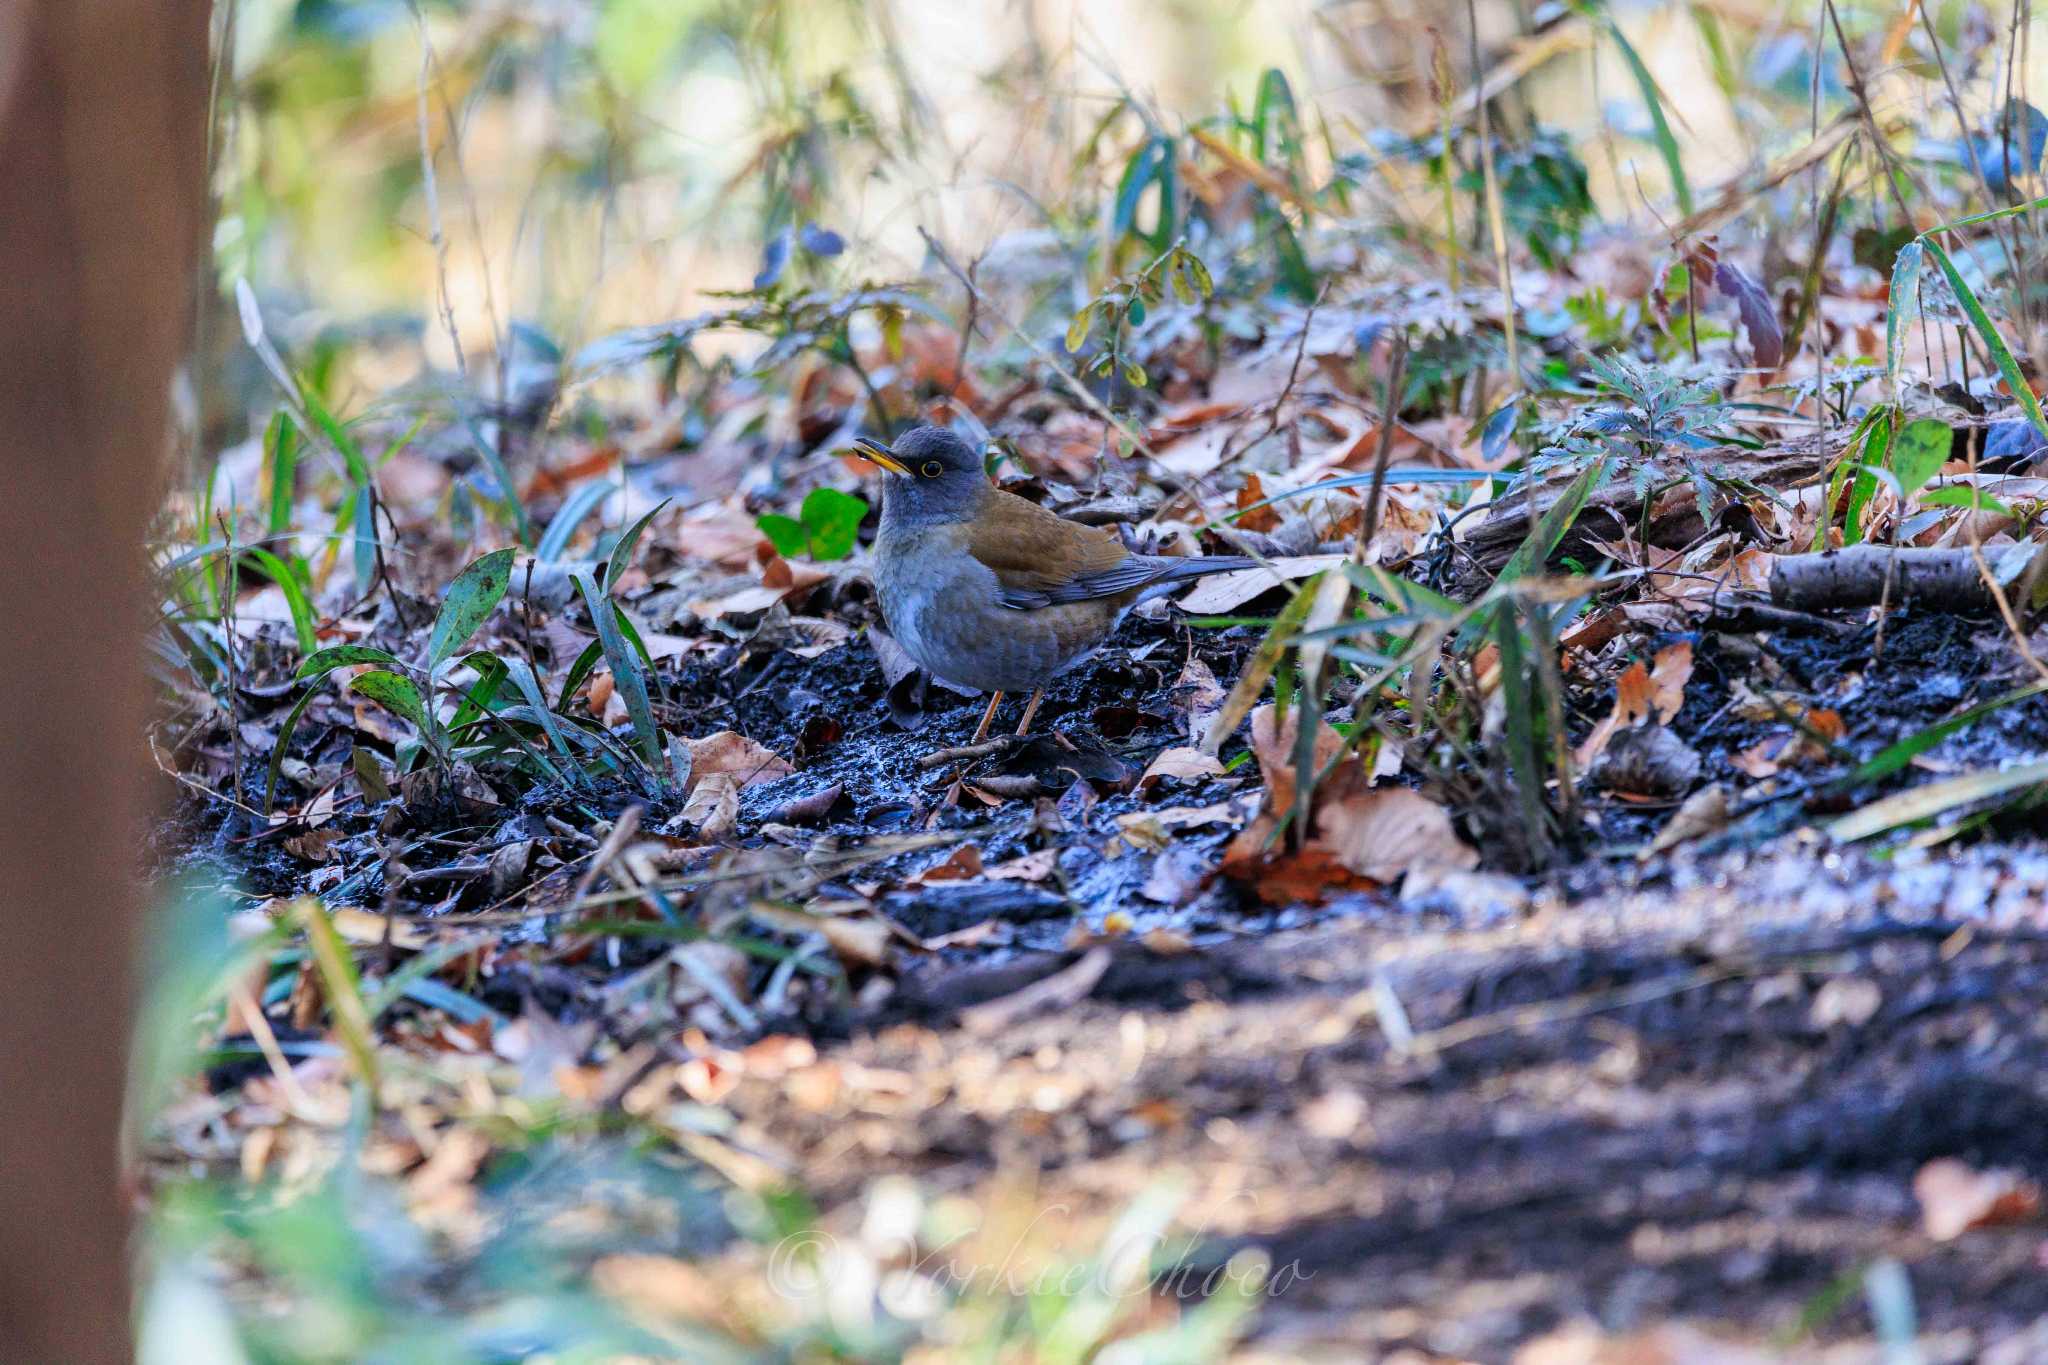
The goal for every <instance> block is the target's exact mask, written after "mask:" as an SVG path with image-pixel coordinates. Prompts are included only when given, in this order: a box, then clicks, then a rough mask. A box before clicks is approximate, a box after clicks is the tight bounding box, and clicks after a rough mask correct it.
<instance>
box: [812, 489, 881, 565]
mask: <svg viewBox="0 0 2048 1365" xmlns="http://www.w3.org/2000/svg"><path fill="white" fill-rule="evenodd" d="M867 514H868V504H867V501H866V499H864V498H857V497H854V496H853V495H852V494H851V493H842V492H840V491H839V490H838V489H836V488H813V489H812V490H811V492H810V495H809V496H808V497H806V498H805V499H804V506H803V520H804V529H805V530H806V531H808V532H809V533H810V540H811V558H813V559H819V560H829V559H844V558H846V556H847V555H848V554H850V553H851V552H852V550H853V543H854V541H855V539H856V538H857V537H858V536H859V534H860V523H861V519H862V518H864V517H866V516H867Z"/></svg>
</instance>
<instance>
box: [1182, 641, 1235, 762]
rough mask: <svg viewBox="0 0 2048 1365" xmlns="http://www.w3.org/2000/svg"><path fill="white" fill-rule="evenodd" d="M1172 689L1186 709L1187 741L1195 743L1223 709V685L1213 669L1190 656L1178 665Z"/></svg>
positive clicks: (1224, 693)
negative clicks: (1178, 669) (1177, 672)
mask: <svg viewBox="0 0 2048 1365" xmlns="http://www.w3.org/2000/svg"><path fill="white" fill-rule="evenodd" d="M1173 692H1174V695H1175V696H1178V697H1180V698H1182V699H1183V700H1184V701H1185V702H1186V703H1187V708H1188V727H1187V728H1188V742H1189V743H1191V744H1197V745H1199V744H1200V743H1201V742H1202V736H1204V735H1206V734H1208V733H1209V726H1210V723H1211V722H1213V721H1214V720H1215V719H1216V715H1217V713H1218V712H1220V711H1221V710H1222V709H1223V700H1224V698H1225V697H1226V696H1227V695H1228V694H1227V693H1226V692H1225V691H1224V690H1223V684H1222V683H1220V682H1218V681H1216V671H1215V670H1214V669H1212V668H1210V667H1209V665H1208V664H1206V663H1204V662H1203V661H1202V660H1200V659H1197V658H1195V657H1194V656H1193V655H1189V656H1188V661H1187V663H1185V664H1183V665H1182V666H1181V670H1180V677H1179V678H1177V679H1175V680H1174V684H1173Z"/></svg>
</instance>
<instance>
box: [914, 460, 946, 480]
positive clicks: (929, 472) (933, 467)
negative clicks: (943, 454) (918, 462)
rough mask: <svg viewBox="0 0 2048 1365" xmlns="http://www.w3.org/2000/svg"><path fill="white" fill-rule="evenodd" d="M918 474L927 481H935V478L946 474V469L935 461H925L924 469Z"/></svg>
mask: <svg viewBox="0 0 2048 1365" xmlns="http://www.w3.org/2000/svg"><path fill="white" fill-rule="evenodd" d="M918 472H919V473H921V474H923V475H924V476H925V477H926V478H927V479H936V478H937V477H939V475H941V474H943V473H945V472H946V467H945V466H944V465H942V464H940V463H939V462H938V461H937V460H926V461H925V462H924V467H923V468H922V469H921V470H919V471H918Z"/></svg>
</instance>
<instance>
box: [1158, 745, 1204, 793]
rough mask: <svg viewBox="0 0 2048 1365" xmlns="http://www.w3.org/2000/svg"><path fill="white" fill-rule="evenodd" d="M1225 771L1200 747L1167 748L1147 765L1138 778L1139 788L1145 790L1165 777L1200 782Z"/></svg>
mask: <svg viewBox="0 0 2048 1365" xmlns="http://www.w3.org/2000/svg"><path fill="white" fill-rule="evenodd" d="M1223 771H1224V769H1223V765H1222V764H1221V763H1220V762H1218V761H1217V760H1216V759H1215V758H1213V757H1211V756H1210V755H1208V754H1205V753H1203V752H1202V751H1201V750H1200V749H1190V748H1176V749H1165V750H1162V751H1160V754H1159V756H1158V757H1157V758H1155V759H1153V760H1152V762H1151V763H1150V764H1149V765H1148V766H1147V767H1146V769H1145V773H1144V776H1142V777H1140V778H1139V779H1138V790H1139V791H1144V790H1145V789H1147V788H1148V787H1151V786H1152V785H1153V784H1154V783H1156V782H1158V781H1159V779H1161V778H1163V777H1173V778H1178V779H1180V780H1181V781H1183V782H1199V781H1201V780H1202V779H1203V778H1205V777H1221V776H1223Z"/></svg>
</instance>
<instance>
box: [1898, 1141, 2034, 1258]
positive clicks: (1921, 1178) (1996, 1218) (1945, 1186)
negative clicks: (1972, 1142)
mask: <svg viewBox="0 0 2048 1365" xmlns="http://www.w3.org/2000/svg"><path fill="white" fill-rule="evenodd" d="M1913 1197H1914V1198H1916V1199H1918V1200H1919V1201H1920V1226H1921V1228H1922V1229H1923V1230H1924V1231H1925V1232H1926V1233H1927V1235H1928V1236H1929V1237H1932V1238H1933V1239H1934V1240H1935V1241H1937V1242H1949V1241H1953V1240H1955V1239H1956V1238H1957V1237H1960V1236H1962V1235H1963V1234H1964V1233H1966V1232H1969V1231H1971V1230H1973V1229H1975V1228H1993V1227H2002V1226H2006V1225H2008V1224H2012V1223H2021V1222H2027V1221H2029V1220H2031V1219H2033V1218H2035V1217H2036V1216H2038V1215H2039V1214H2040V1212H2041V1187H2040V1186H2039V1185H2037V1184H2035V1183H2034V1182H2033V1181H2032V1180H2029V1179H2028V1178H2027V1177H2026V1176H2024V1175H2021V1174H2020V1173H2019V1172H2017V1171H1980V1170H1977V1169H1976V1168H1975V1167H1973V1166H1971V1165H1970V1164H1969V1163H1968V1162H1965V1161H1959V1160H1957V1159H1956V1158H1954V1157H1942V1158H1940V1159H1939V1160H1936V1161H1930V1162H1928V1163H1927V1164H1926V1165H1925V1166H1922V1167H1921V1168H1920V1172H1919V1174H1917V1175H1915V1176H1914V1177H1913Z"/></svg>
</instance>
